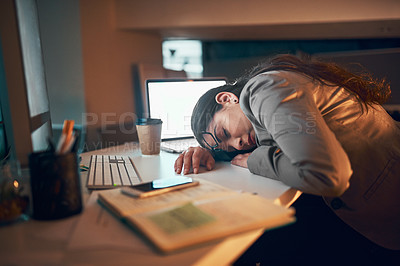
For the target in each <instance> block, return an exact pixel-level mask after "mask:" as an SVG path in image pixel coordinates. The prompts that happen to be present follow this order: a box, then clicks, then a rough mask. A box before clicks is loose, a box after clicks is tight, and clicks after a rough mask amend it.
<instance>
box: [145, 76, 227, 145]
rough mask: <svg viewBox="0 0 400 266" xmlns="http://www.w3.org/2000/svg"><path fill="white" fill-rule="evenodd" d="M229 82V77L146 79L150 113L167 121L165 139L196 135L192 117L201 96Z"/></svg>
mask: <svg viewBox="0 0 400 266" xmlns="http://www.w3.org/2000/svg"><path fill="white" fill-rule="evenodd" d="M225 84H226V79H225V78H204V79H149V80H146V90H147V100H148V108H149V110H148V111H149V116H150V117H152V118H161V120H162V121H163V125H162V131H161V139H162V140H167V139H176V138H183V137H192V136H193V132H192V130H191V127H190V119H191V116H192V111H193V108H194V106H195V105H196V103H197V100H198V99H199V98H200V96H202V95H203V94H204V93H205V92H206V91H208V90H209V89H212V88H215V87H219V86H222V85H225Z"/></svg>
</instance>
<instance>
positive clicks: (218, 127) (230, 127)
mask: <svg viewBox="0 0 400 266" xmlns="http://www.w3.org/2000/svg"><path fill="white" fill-rule="evenodd" d="M216 101H217V102H218V103H219V104H222V109H221V110H219V111H218V112H216V113H215V114H214V117H213V119H212V121H211V122H210V124H209V125H208V127H207V132H209V133H211V134H212V135H213V136H214V137H215V139H216V140H217V143H215V140H214V139H213V138H212V137H211V136H210V135H204V139H205V141H206V142H207V143H208V144H210V145H211V146H215V145H217V144H218V146H217V147H216V148H217V149H222V150H225V151H234V150H249V149H252V148H255V147H256V146H257V145H256V141H255V132H254V128H253V126H252V124H251V123H250V121H249V119H248V118H247V117H246V116H245V114H244V113H243V111H242V109H241V108H240V105H239V100H238V98H237V97H236V96H235V95H234V94H232V93H230V92H221V93H219V94H218V95H217V96H216Z"/></svg>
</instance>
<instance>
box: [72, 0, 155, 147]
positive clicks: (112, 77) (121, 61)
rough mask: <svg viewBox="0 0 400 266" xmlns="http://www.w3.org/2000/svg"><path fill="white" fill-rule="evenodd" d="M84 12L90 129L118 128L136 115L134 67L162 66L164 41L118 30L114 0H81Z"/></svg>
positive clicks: (150, 36) (83, 33)
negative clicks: (112, 126) (156, 64)
mask: <svg viewBox="0 0 400 266" xmlns="http://www.w3.org/2000/svg"><path fill="white" fill-rule="evenodd" d="M80 12H81V33H82V52H83V70H84V77H85V78H84V86H85V96H86V101H85V103H86V110H87V113H88V117H87V123H88V127H89V128H90V127H99V126H105V125H107V124H118V123H120V122H121V120H122V122H123V121H124V120H125V119H129V118H131V117H132V115H133V114H134V112H135V103H134V99H135V95H134V93H133V80H132V64H133V63H138V62H150V63H158V64H160V65H161V64H162V54H161V53H162V49H161V41H162V40H161V37H160V36H159V35H158V34H148V33H135V32H132V31H126V30H119V29H118V28H116V25H115V16H116V14H115V9H114V1H112V0H80ZM88 134H89V135H90V132H88ZM89 138H90V136H89ZM92 144H93V143H92ZM94 148H99V147H94Z"/></svg>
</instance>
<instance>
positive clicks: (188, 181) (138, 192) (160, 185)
mask: <svg viewBox="0 0 400 266" xmlns="http://www.w3.org/2000/svg"><path fill="white" fill-rule="evenodd" d="M198 184H199V181H194V180H193V179H192V178H190V177H185V176H177V177H171V178H162V179H156V180H154V181H152V182H148V183H142V184H138V185H133V186H129V187H122V188H121V192H122V193H124V194H126V195H129V196H133V197H137V198H146V197H151V196H155V195H159V194H163V193H166V192H169V191H174V190H178V189H183V188H187V187H193V186H197V185H198Z"/></svg>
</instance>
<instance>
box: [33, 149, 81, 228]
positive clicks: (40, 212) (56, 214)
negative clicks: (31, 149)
mask: <svg viewBox="0 0 400 266" xmlns="http://www.w3.org/2000/svg"><path fill="white" fill-rule="evenodd" d="M29 168H30V175H31V190H32V202H33V218H35V219H38V220H53V219H60V218H64V217H68V216H71V215H74V214H77V213H80V212H81V211H82V195H81V185H80V174H79V170H78V159H77V155H76V153H67V154H63V155H56V154H54V153H53V152H37V153H32V154H30V155H29Z"/></svg>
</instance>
